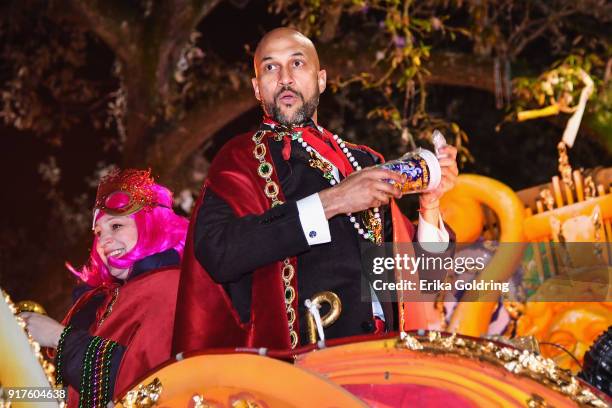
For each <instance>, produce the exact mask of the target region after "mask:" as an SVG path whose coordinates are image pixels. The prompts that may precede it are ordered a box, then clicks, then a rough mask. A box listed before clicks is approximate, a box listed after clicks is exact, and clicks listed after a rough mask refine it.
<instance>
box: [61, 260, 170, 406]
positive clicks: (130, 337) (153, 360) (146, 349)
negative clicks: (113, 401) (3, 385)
mask: <svg viewBox="0 0 612 408" xmlns="http://www.w3.org/2000/svg"><path fill="white" fill-rule="evenodd" d="M179 275H180V272H179V270H178V269H176V268H162V269H157V270H154V271H150V272H147V273H144V274H142V275H139V276H137V277H135V278H134V279H132V280H130V281H129V282H127V283H126V284H125V285H123V286H119V295H118V296H117V300H116V301H115V303H114V304H113V307H112V311H111V313H110V314H109V315H108V317H107V318H106V319H105V320H104V322H103V323H102V325H101V326H100V327H98V321H99V320H100V318H101V316H102V314H103V313H104V312H105V311H106V309H107V307H106V306H107V305H108V303H109V302H110V301H111V298H112V292H113V289H114V288H115V287H116V286H114V287H112V288H104V287H98V288H96V289H93V290H91V291H89V292H87V293H85V294H84V295H83V296H81V297H80V298H79V299H78V300H77V302H76V303H75V304H74V306H73V307H72V308H71V309H70V311H69V312H68V314H67V315H66V317H65V318H64V321H63V323H64V324H66V323H67V322H69V321H70V319H71V318H72V316H73V315H74V314H75V313H76V312H77V311H78V310H80V309H81V308H82V307H83V306H84V305H85V304H87V303H88V302H89V300H90V299H91V298H92V297H93V296H94V295H96V294H98V293H105V294H106V297H105V299H104V301H103V303H102V305H101V306H100V307H99V308H98V312H97V314H96V321H95V322H94V324H92V326H91V327H90V330H89V333H90V334H91V335H93V336H101V337H104V338H106V339H111V340H113V341H116V342H117V343H119V344H121V345H123V346H125V347H126V348H125V352H124V354H123V358H122V360H121V365H120V367H119V371H118V373H117V378H116V380H115V392H114V394H113V397H117V396H120V395H122V394H123V393H124V392H125V391H127V390H128V389H129V387H131V386H132V385H133V384H134V383H135V382H136V381H137V380H139V379H141V378H142V377H145V376H146V375H147V374H148V373H149V371H150V370H151V369H152V368H154V367H156V366H158V365H159V364H161V363H163V362H165V361H167V360H168V359H170V357H171V356H172V354H171V345H172V328H173V326H174V316H175V306H176V296H177V289H178V280H179ZM69 392H70V395H69V399H68V401H69V404H68V405H69V407H77V406H78V390H75V389H74V388H72V387H69Z"/></svg>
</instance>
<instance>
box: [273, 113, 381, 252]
mask: <svg viewBox="0 0 612 408" xmlns="http://www.w3.org/2000/svg"><path fill="white" fill-rule="evenodd" d="M270 126H271V127H272V129H273V131H274V132H275V133H277V134H278V135H282V136H287V135H289V136H291V139H292V140H296V141H297V142H298V143H299V144H300V145H301V146H302V147H303V148H304V149H305V150H306V152H307V153H308V154H309V155H310V160H309V165H310V167H313V168H316V169H319V170H321V171H322V172H323V178H325V179H326V180H327V181H328V182H329V184H330V185H332V186H334V185H336V184H337V183H338V181H337V180H336V178H335V176H334V173H333V165H332V164H331V163H330V162H329V161H328V160H327V159H325V158H324V157H323V156H322V155H321V154H320V153H319V152H318V151H317V150H316V149H315V148H314V147H312V146H311V145H310V144H308V142H306V141H305V140H304V138H303V137H302V132H299V131H290V132H287V131H282V130H281V131H280V132H279V131H277V130H276V126H272V125H270ZM319 131H321V130H320V129H319ZM282 136H281V137H282ZM333 138H334V140H335V141H336V142H337V143H338V145H339V146H340V148H341V149H342V153H343V154H344V155H345V156H346V158H347V159H348V161H349V162H350V163H351V165H352V166H353V168H354V169H355V171H359V170H361V169H362V167H361V165H360V164H359V162H358V161H357V159H355V157H354V156H353V154H352V153H351V152H350V150H349V148H348V147H347V146H346V143H345V142H344V140H342V138H340V136H338V135H333ZM276 140H279V139H276ZM346 216H347V217H348V218H349V221H350V222H351V224H352V225H353V227H354V228H355V230H356V231H357V233H358V234H359V235H360V236H361V237H363V238H364V239H366V240H368V241H371V242H373V243H375V244H377V245H381V244H382V221H381V217H380V208H379V207H374V208H373V209H368V210H365V211H364V212H363V218H364V220H363V221H362V222H363V225H362V224H361V223H360V222H359V221H360V220H359V219H358V218H357V217H356V216H355V215H354V214H352V213H346Z"/></svg>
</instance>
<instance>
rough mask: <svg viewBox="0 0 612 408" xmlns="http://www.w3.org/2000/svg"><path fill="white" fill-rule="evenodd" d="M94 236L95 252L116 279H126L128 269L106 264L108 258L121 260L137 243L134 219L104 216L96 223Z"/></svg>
mask: <svg viewBox="0 0 612 408" xmlns="http://www.w3.org/2000/svg"><path fill="white" fill-rule="evenodd" d="M94 234H95V235H96V236H97V237H98V242H97V244H96V251H98V255H100V258H102V261H103V262H104V264H105V265H106V266H107V267H108V270H109V271H110V273H111V275H113V276H114V277H115V278H117V279H126V278H127V276H128V274H129V273H130V270H129V269H119V268H115V267H113V266H111V265H109V264H108V258H109V257H111V256H112V257H113V258H121V257H122V256H123V255H125V254H126V253H128V252H130V251H131V250H132V249H133V248H134V247H135V246H136V242H137V241H138V229H137V228H136V221H134V218H132V217H130V216H127V215H109V214H104V215H103V216H101V217H100V218H98V220H97V221H96V224H95V226H94Z"/></svg>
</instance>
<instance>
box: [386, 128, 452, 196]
mask: <svg viewBox="0 0 612 408" xmlns="http://www.w3.org/2000/svg"><path fill="white" fill-rule="evenodd" d="M433 143H434V146H435V148H436V151H438V150H439V149H440V148H441V147H442V146H444V145H445V144H446V140H445V139H444V136H443V135H442V133H440V132H439V131H438V130H434V133H433ZM378 167H381V168H383V169H387V170H391V171H394V172H396V173H398V174H400V175H401V177H402V182H401V183H399V188H400V189H401V191H402V194H416V193H422V192H425V191H431V190H435V189H436V188H437V187H438V185H439V184H440V179H441V177H442V171H441V169H440V163H439V162H438V158H437V156H436V155H435V154H433V153H432V152H430V151H429V150H426V149H422V148H418V149H416V150H413V151H411V152H408V153H406V154H404V155H403V156H402V157H400V158H399V159H395V160H391V161H388V162H386V163H383V164H380V165H379V166H378ZM389 182H390V183H392V184H396V185H397V184H398V183H397V182H394V181H392V180H389Z"/></svg>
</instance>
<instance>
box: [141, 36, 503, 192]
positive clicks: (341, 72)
mask: <svg viewBox="0 0 612 408" xmlns="http://www.w3.org/2000/svg"><path fill="white" fill-rule="evenodd" d="M319 51H320V52H319V53H320V54H321V55H322V56H324V57H323V58H322V59H321V60H322V61H323V62H322V64H323V67H324V68H326V69H327V71H328V72H329V77H330V78H331V77H333V76H343V77H347V76H350V75H354V74H357V73H359V72H361V71H363V70H364V69H367V68H368V67H369V64H370V63H371V60H370V58H369V54H367V53H362V54H359V55H357V56H353V58H347V56H346V55H345V54H341V53H338V51H337V50H336V49H335V48H333V47H326V46H320V47H319ZM428 67H429V70H430V72H431V75H430V76H428V77H426V78H424V79H425V82H426V83H428V84H442V85H449V86H464V87H472V88H476V89H481V90H484V91H487V92H494V89H495V84H494V82H493V74H492V72H493V64H492V62H491V60H489V59H480V60H479V59H475V58H474V56H472V55H467V54H454V53H440V54H433V55H432V58H431V61H430V63H429V65H428ZM256 106H257V100H256V99H255V97H254V96H253V91H252V90H251V89H243V90H241V91H238V92H230V93H226V94H224V95H223V96H222V97H220V98H217V99H212V100H209V101H208V102H207V103H203V104H201V105H200V106H198V107H196V108H194V109H192V110H191V111H189V112H188V114H187V115H186V116H185V117H184V119H183V120H182V121H181V123H180V124H178V125H177V126H175V127H174V128H173V129H171V130H169V131H168V132H165V133H164V134H162V135H159V137H158V138H157V140H156V142H155V143H154V144H153V146H151V147H150V148H149V149H148V150H147V153H146V159H145V160H146V164H147V165H150V166H151V167H152V168H153V169H154V170H155V173H156V174H158V175H159V176H160V180H161V181H162V182H169V181H171V180H172V177H173V175H174V172H175V171H177V169H179V168H180V166H181V164H182V163H183V162H184V161H185V160H186V159H188V158H189V157H190V156H191V155H192V154H193V153H194V152H195V151H196V150H197V149H198V148H199V147H200V146H201V145H202V144H203V143H204V142H205V141H206V140H208V139H210V138H211V137H213V136H214V135H215V134H216V133H217V132H218V131H219V130H221V129H222V128H223V127H225V126H226V125H228V124H230V123H231V122H233V121H234V120H236V119H237V118H238V117H240V116H241V115H242V114H244V113H245V112H247V111H248V110H250V109H253V108H254V107H256Z"/></svg>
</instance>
